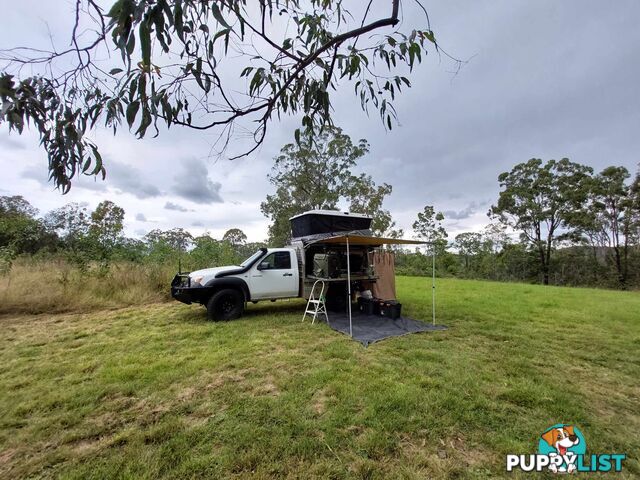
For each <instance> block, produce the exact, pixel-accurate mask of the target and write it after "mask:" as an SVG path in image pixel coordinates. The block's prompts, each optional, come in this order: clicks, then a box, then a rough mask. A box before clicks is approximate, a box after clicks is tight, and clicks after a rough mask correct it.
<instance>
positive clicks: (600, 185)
mask: <svg viewBox="0 0 640 480" xmlns="http://www.w3.org/2000/svg"><path fill="white" fill-rule="evenodd" d="M629 177H630V174H629V171H628V170H627V169H626V168H625V167H614V166H611V167H607V168H605V169H604V170H602V172H600V173H599V174H598V175H596V176H595V177H593V179H592V181H591V184H590V190H589V197H588V202H587V203H586V204H585V206H584V208H583V209H582V210H580V211H579V212H578V214H576V215H575V218H574V219H573V224H574V225H575V226H576V227H577V228H578V230H579V231H580V232H581V233H583V234H584V235H586V236H587V238H588V239H589V242H590V243H591V244H592V245H593V246H594V247H595V246H598V247H601V248H605V249H606V256H607V258H610V259H611V263H613V265H614V267H615V271H616V274H617V278H618V282H619V284H620V285H621V286H622V287H624V286H625V285H626V282H627V277H628V273H629V248H630V246H631V242H632V238H633V234H634V227H635V225H636V222H637V217H636V215H635V212H634V210H635V209H634V198H633V197H634V192H633V185H632V184H627V179H628V178H629Z"/></svg>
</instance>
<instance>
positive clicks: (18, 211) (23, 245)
mask: <svg viewBox="0 0 640 480" xmlns="http://www.w3.org/2000/svg"><path fill="white" fill-rule="evenodd" d="M124 216H125V211H124V209H122V208H121V207H119V206H118V205H116V204H115V203H113V202H111V201H109V200H105V201H103V202H101V203H100V204H99V205H98V206H97V207H96V209H95V210H93V211H89V209H88V208H87V206H86V205H84V204H78V203H70V204H67V205H65V206H63V207H61V208H58V209H56V210H53V211H51V212H48V213H46V214H45V215H43V216H38V212H37V210H36V209H35V208H34V207H33V206H32V205H31V204H30V203H29V202H28V201H27V200H25V199H24V198H23V197H21V196H12V197H8V196H4V197H0V273H8V272H9V271H10V270H11V267H12V265H13V263H14V261H15V260H16V259H18V258H19V257H25V256H28V257H30V258H32V259H35V260H38V259H42V260H46V259H52V258H55V259H56V260H63V261H65V262H67V263H68V264H69V265H70V266H72V267H74V268H77V270H79V271H80V272H82V273H95V274H98V275H100V274H106V273H108V271H109V269H110V267H111V266H112V265H113V264H114V263H117V262H122V261H128V262H134V263H140V264H148V265H170V266H172V267H173V268H174V270H177V269H178V263H181V264H182V266H183V268H185V269H191V270H194V269H198V268H205V267H210V266H212V265H224V264H236V263H238V262H241V261H242V260H243V259H244V258H246V257H247V256H249V255H250V254H251V253H253V252H254V251H255V250H256V249H257V248H259V247H260V246H263V244H257V243H248V242H247V237H246V235H245V234H244V233H243V232H242V230H240V229H237V228H233V229H230V230H228V231H227V232H226V233H225V234H224V236H223V237H222V238H221V239H215V238H212V237H211V236H209V235H206V234H205V235H201V236H193V235H191V234H190V233H189V232H187V231H185V230H184V229H182V228H174V229H171V230H166V231H163V230H158V229H155V230H151V231H150V232H149V233H147V234H146V235H145V236H144V237H143V238H142V239H136V238H129V237H126V236H124V235H123V226H124ZM164 288H165V289H166V288H167V286H166V285H164Z"/></svg>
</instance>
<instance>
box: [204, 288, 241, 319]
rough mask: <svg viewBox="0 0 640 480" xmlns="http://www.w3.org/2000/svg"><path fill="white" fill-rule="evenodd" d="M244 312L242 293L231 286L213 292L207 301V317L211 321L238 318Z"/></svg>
mask: <svg viewBox="0 0 640 480" xmlns="http://www.w3.org/2000/svg"><path fill="white" fill-rule="evenodd" d="M242 312H244V295H243V294H242V292H240V291H238V290H235V289H233V288H224V289H222V290H220V291H218V292H216V293H214V294H213V295H212V296H211V298H210V299H209V301H208V302H207V318H208V319H209V320H211V321H212V322H220V321H228V320H234V319H236V318H239V317H240V316H241V315H242Z"/></svg>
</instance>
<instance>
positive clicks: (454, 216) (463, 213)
mask: <svg viewBox="0 0 640 480" xmlns="http://www.w3.org/2000/svg"><path fill="white" fill-rule="evenodd" d="M488 204H489V202H480V203H477V202H471V203H470V204H469V205H467V206H466V207H465V208H464V209H462V210H445V211H444V212H442V213H443V214H444V218H445V219H447V220H464V219H465V218H469V217H470V216H472V215H474V214H476V213H477V212H478V211H479V210H480V209H482V208H483V207H485V206H487V205H488Z"/></svg>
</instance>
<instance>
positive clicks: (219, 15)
mask: <svg viewBox="0 0 640 480" xmlns="http://www.w3.org/2000/svg"><path fill="white" fill-rule="evenodd" d="M211 13H213V16H214V18H215V19H216V20H217V21H218V23H219V24H220V25H222V26H223V27H225V28H231V27H230V26H229V24H228V23H227V22H226V21H225V19H224V17H223V16H222V12H220V8H218V5H216V3H215V2H212V3H211Z"/></svg>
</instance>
